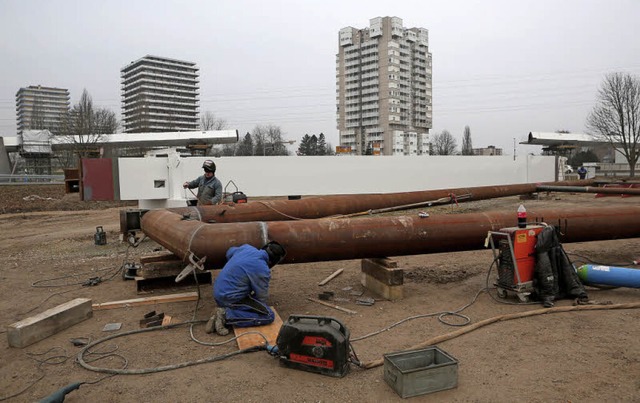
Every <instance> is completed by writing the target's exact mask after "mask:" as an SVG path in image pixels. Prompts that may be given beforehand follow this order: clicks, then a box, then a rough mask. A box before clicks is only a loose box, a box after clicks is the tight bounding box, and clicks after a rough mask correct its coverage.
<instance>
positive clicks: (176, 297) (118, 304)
mask: <svg viewBox="0 0 640 403" xmlns="http://www.w3.org/2000/svg"><path fill="white" fill-rule="evenodd" d="M197 299H198V293H197V292H195V291H194V292H185V293H181V294H170V295H158V296H154V297H146V298H134V299H125V300H121V301H111V302H103V303H101V304H93V310H94V311H100V310H103V309H116V308H126V307H130V306H140V305H154V304H166V303H169V302H185V301H195V300H197Z"/></svg>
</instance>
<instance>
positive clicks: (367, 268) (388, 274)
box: [360, 259, 404, 285]
mask: <svg viewBox="0 0 640 403" xmlns="http://www.w3.org/2000/svg"><path fill="white" fill-rule="evenodd" d="M360 264H361V268H362V272H363V273H366V274H368V275H370V276H371V277H373V278H375V279H376V280H378V281H380V282H381V283H383V284H386V285H402V284H404V270H403V269H398V268H387V267H384V266H382V265H380V264H378V263H377V262H376V261H375V260H373V259H362V261H361V263H360Z"/></svg>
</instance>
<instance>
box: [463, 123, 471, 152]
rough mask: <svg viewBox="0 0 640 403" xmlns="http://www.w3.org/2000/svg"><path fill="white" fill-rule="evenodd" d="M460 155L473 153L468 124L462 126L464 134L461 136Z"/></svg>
mask: <svg viewBox="0 0 640 403" xmlns="http://www.w3.org/2000/svg"><path fill="white" fill-rule="evenodd" d="M462 155H473V145H472V144H471V129H470V128H469V126H465V127H464V135H463V136H462Z"/></svg>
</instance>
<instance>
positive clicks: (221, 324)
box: [207, 308, 229, 336]
mask: <svg viewBox="0 0 640 403" xmlns="http://www.w3.org/2000/svg"><path fill="white" fill-rule="evenodd" d="M226 319H227V318H226V315H225V309H224V308H218V309H216V314H215V319H214V321H213V327H214V328H215V330H216V333H218V334H219V335H220V336H226V335H228V334H229V329H227V327H226V326H225V325H226V322H227V321H226ZM207 325H208V323H207Z"/></svg>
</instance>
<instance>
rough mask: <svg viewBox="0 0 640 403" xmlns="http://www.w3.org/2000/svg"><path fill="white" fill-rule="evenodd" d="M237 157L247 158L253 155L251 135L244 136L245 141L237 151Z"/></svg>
mask: <svg viewBox="0 0 640 403" xmlns="http://www.w3.org/2000/svg"><path fill="white" fill-rule="evenodd" d="M236 155H237V156H241V157H246V156H249V155H253V139H252V138H251V133H249V132H247V134H245V135H244V139H242V142H241V143H240V145H239V146H238V148H237V149H236Z"/></svg>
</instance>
